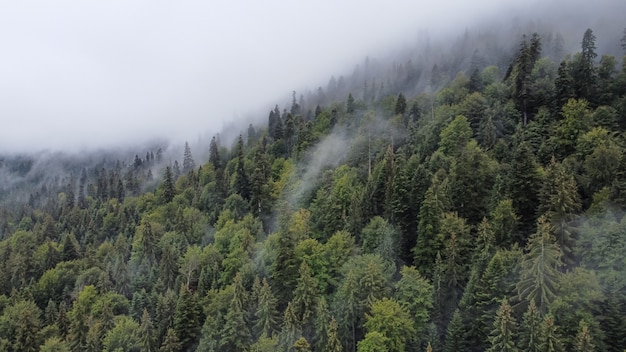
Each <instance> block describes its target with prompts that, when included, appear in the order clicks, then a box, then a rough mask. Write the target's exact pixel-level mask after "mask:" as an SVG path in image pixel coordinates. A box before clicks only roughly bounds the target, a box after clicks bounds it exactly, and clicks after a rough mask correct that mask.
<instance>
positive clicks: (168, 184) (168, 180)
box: [161, 166, 176, 203]
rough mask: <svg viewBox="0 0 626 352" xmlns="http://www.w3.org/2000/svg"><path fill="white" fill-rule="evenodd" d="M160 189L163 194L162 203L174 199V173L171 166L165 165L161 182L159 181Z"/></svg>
mask: <svg viewBox="0 0 626 352" xmlns="http://www.w3.org/2000/svg"><path fill="white" fill-rule="evenodd" d="M161 190H162V192H163V193H162V195H163V199H162V200H163V203H169V202H171V201H172V199H174V196H175V195H176V189H175V187H174V175H173V174H172V168H171V167H169V166H167V167H165V173H164V174H163V183H161Z"/></svg>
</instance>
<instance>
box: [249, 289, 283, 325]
mask: <svg viewBox="0 0 626 352" xmlns="http://www.w3.org/2000/svg"><path fill="white" fill-rule="evenodd" d="M277 304H278V300H277V299H276V297H274V294H273V293H272V289H271V288H270V285H269V284H268V283H267V279H266V278H263V284H262V286H261V290H260V292H259V297H258V304H257V309H256V313H255V315H256V318H257V320H256V323H255V325H254V330H255V331H256V333H257V335H258V336H263V335H264V336H267V337H271V336H272V335H274V333H275V332H276V331H278V326H279V324H278V322H279V315H278V314H279V313H278V310H277V309H276V307H277Z"/></svg>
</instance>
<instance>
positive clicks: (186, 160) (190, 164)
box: [183, 142, 196, 174]
mask: <svg viewBox="0 0 626 352" xmlns="http://www.w3.org/2000/svg"><path fill="white" fill-rule="evenodd" d="M195 168H196V163H195V162H194V161H193V156H192V155H191V148H189V143H187V142H185V152H184V154H183V173H185V174H187V173H189V171H191V170H194V169H195Z"/></svg>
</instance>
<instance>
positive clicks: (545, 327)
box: [539, 315, 565, 352]
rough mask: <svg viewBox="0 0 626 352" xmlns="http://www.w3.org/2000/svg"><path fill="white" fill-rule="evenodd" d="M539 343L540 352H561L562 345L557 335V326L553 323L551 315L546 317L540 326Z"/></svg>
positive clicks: (562, 349)
mask: <svg viewBox="0 0 626 352" xmlns="http://www.w3.org/2000/svg"><path fill="white" fill-rule="evenodd" d="M540 341H541V343H540V347H539V348H540V350H541V351H546V352H563V351H565V349H564V348H563V344H562V342H561V337H560V336H559V335H558V333H557V326H556V325H555V323H554V318H553V317H552V316H551V315H546V316H545V317H544V318H543V324H542V326H541V340H540Z"/></svg>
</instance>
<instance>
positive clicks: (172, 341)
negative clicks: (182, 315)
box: [159, 329, 183, 352]
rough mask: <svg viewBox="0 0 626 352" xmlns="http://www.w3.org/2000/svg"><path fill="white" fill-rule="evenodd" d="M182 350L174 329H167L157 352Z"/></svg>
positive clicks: (177, 351) (178, 351)
mask: <svg viewBox="0 0 626 352" xmlns="http://www.w3.org/2000/svg"><path fill="white" fill-rule="evenodd" d="M182 348H183V345H182V343H180V341H179V340H178V336H176V332H175V331H174V329H167V333H166V334H165V339H163V343H162V344H161V348H160V349H159V352H180V351H183V349H182Z"/></svg>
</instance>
